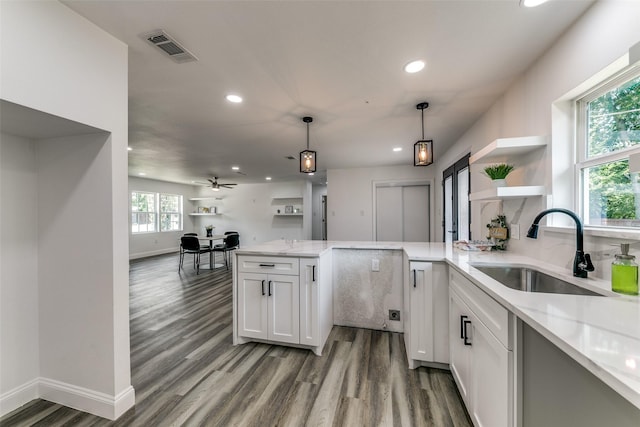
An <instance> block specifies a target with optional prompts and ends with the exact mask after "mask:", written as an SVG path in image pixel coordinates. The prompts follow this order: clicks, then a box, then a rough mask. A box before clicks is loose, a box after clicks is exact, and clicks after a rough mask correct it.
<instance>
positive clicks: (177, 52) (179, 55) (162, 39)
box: [140, 30, 198, 63]
mask: <svg viewBox="0 0 640 427" xmlns="http://www.w3.org/2000/svg"><path fill="white" fill-rule="evenodd" d="M140 37H142V38H143V39H145V40H146V41H147V42H148V43H150V44H152V45H153V46H155V47H157V48H158V49H160V50H162V51H163V52H164V53H166V54H167V55H169V57H170V58H171V59H173V60H174V61H175V62H177V63H183V62H191V61H197V60H198V58H196V57H195V56H194V55H193V54H192V53H191V52H189V51H188V50H187V49H185V48H184V47H182V46H180V43H178V42H177V41H176V40H175V39H174V38H172V37H171V36H170V35H169V34H167V33H166V32H165V31H164V30H155V31H151V32H149V33H145V34H141V35H140Z"/></svg>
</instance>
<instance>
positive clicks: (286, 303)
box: [267, 274, 300, 344]
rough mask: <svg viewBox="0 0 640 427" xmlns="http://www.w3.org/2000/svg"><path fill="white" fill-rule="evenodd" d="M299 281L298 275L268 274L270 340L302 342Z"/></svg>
mask: <svg viewBox="0 0 640 427" xmlns="http://www.w3.org/2000/svg"><path fill="white" fill-rule="evenodd" d="M299 282H300V280H299V278H298V276H283V275H277V274H274V275H269V276H268V283H267V287H268V294H269V295H268V302H269V321H268V324H269V334H268V335H269V336H268V339H269V340H270V341H279V342H286V343H295V344H298V343H299V342H300V286H299Z"/></svg>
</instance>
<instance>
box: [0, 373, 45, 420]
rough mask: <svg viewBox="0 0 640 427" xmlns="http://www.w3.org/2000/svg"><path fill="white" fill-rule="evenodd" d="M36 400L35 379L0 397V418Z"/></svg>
mask: <svg viewBox="0 0 640 427" xmlns="http://www.w3.org/2000/svg"><path fill="white" fill-rule="evenodd" d="M37 398H38V379H37V378H36V379H34V380H31V381H29V382H26V383H24V384H23V385H21V386H19V387H16V388H14V389H13V390H9V391H8V392H6V393H3V394H2V395H0V417H3V416H5V415H7V414H8V413H9V412H11V411H14V410H16V409H18V408H19V407H21V406H22V405H26V404H27V403H29V402H31V401H32V400H33V399H37Z"/></svg>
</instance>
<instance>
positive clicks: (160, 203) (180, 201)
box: [158, 193, 184, 233]
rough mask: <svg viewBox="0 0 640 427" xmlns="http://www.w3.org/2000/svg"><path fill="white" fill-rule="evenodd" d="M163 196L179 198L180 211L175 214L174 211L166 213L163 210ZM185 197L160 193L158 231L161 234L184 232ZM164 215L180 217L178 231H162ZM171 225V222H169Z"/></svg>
mask: <svg viewBox="0 0 640 427" xmlns="http://www.w3.org/2000/svg"><path fill="white" fill-rule="evenodd" d="M162 196H169V197H177V198H178V209H179V210H178V211H176V212H174V211H164V210H163V209H162ZM183 200H184V198H183V196H182V194H171V193H158V231H159V232H160V233H171V232H176V231H183V230H184V215H183V212H184V203H183ZM163 214H169V215H178V223H179V224H178V228H177V229H171V230H163V229H162V215H163ZM169 222H170V223H171V221H169Z"/></svg>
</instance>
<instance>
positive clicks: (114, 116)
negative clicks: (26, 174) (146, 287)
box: [0, 1, 134, 418]
mask: <svg viewBox="0 0 640 427" xmlns="http://www.w3.org/2000/svg"><path fill="white" fill-rule="evenodd" d="M0 23H1V25H0V32H1V33H0V43H1V45H0V55H1V57H0V64H1V66H2V70H1V71H2V72H1V73H0V99H3V100H7V101H11V102H13V103H15V104H18V105H21V106H25V107H29V108H31V109H33V110H38V111H42V112H45V113H48V114H51V115H54V116H57V117H60V118H64V119H67V120H72V121H75V122H79V123H83V124H87V125H90V126H92V127H95V128H98V129H103V130H105V132H104V133H102V134H94V135H86V136H75V137H70V138H56V139H55V140H46V141H39V142H38V143H37V144H36V153H37V154H36V157H37V159H38V161H37V162H36V169H37V172H36V176H37V192H36V193H34V192H32V191H29V192H28V193H27V197H29V196H30V197H34V198H36V199H37V202H36V203H37V204H38V209H37V210H38V217H37V221H34V222H33V227H37V235H36V236H35V237H34V236H28V237H30V238H31V239H32V240H30V243H29V245H35V246H37V248H38V250H37V254H38V255H37V261H38V264H37V269H35V270H37V275H38V299H39V310H38V314H39V317H40V320H39V336H40V341H39V345H40V349H39V351H40V352H39V358H40V361H39V364H40V370H41V372H40V377H34V378H33V380H36V379H37V381H38V387H37V390H38V391H39V395H40V396H42V397H44V398H46V399H48V400H53V401H56V402H59V403H62V404H66V405H68V406H75V407H77V408H79V409H82V410H85V411H87V412H93V413H95V414H98V415H101V416H104V417H107V418H115V417H117V416H119V415H120V414H121V413H123V412H124V411H126V410H127V409H128V408H129V407H131V406H132V405H133V399H134V393H133V388H132V387H131V385H130V384H131V376H130V358H129V290H128V261H127V253H128V238H127V237H128V236H127V216H128V215H127V200H128V198H127V143H128V136H127V125H128V124H127V47H126V46H125V45H123V44H122V43H121V42H119V41H118V40H116V39H115V38H113V37H112V36H110V35H109V34H107V33H105V32H104V31H102V30H101V29H99V28H98V27H96V26H95V25H94V24H92V23H90V22H89V21H87V20H86V19H84V18H82V17H80V16H79V15H77V14H76V13H75V12H72V11H71V10H70V9H68V8H67V7H66V6H64V5H62V4H60V3H58V2H55V1H34V2H0ZM7 162H12V159H11V158H9V159H8V160H7V161H5V160H3V165H7V164H8V163H7ZM3 173H4V167H3ZM3 187H4V184H3ZM28 188H29V189H30V190H31V189H32V188H31V187H28ZM2 196H3V199H4V196H5V194H4V192H3V194H2ZM36 224H37V225H36ZM21 225H22V223H21V222H19V221H18V223H17V224H11V223H7V224H6V226H8V227H13V226H21ZM3 227H5V221H4V217H3ZM4 239H5V236H4V234H3V235H2V240H3V246H4ZM61 248H62V249H61ZM3 252H4V250H3ZM20 267H21V266H20V265H19V264H18V265H10V266H7V265H6V264H4V263H3V266H2V277H3V278H8V281H7V282H5V281H4V280H3V282H2V283H1V284H0V289H2V292H3V294H4V292H5V290H9V289H12V288H13V287H14V286H15V283H14V284H12V283H11V282H10V281H11V280H14V279H15V278H16V277H21V275H22V274H23V271H22V269H21V268H20ZM32 268H34V267H33V266H32ZM65 297H66V298H65ZM67 298H68V299H67ZM23 308H24V309H26V310H28V308H27V307H23ZM3 315H4V314H3ZM4 320H5V319H4V318H3V323H4ZM7 320H8V321H9V323H10V324H12V325H13V327H14V328H16V329H17V333H31V332H32V331H31V330H30V329H29V327H27V326H25V328H26V329H25V330H23V329H22V328H23V324H22V323H21V322H20V321H19V320H20V319H19V318H18V319H7ZM14 320H15V321H14ZM1 342H2V343H3V344H4V337H3V338H2V341H1ZM7 347H10V346H5V345H3V346H2V349H1V350H0V352H1V356H2V359H3V360H4V358H5V354H7V355H11V357H13V358H15V355H12V354H11V351H12V350H10V349H8V348H7ZM5 352H6V353H5ZM23 356H24V359H23V360H21V361H20V362H19V365H18V366H11V367H8V369H10V370H14V369H17V370H19V371H23V370H24V369H23V368H22V367H21V366H22V365H21V364H22V363H23V361H24V363H31V362H30V358H31V356H29V355H26V354H25V355H23ZM9 360H11V358H10V359H9ZM2 367H3V368H4V365H2ZM5 377H6V378H9V377H10V376H9V374H8V373H7V372H6V371H5V370H4V369H3V371H2V372H0V400H2V408H1V410H2V412H3V413H4V412H5V411H7V410H11V409H13V408H11V407H10V406H8V405H7V404H15V403H16V402H17V400H15V399H14V400H11V401H10V400H6V398H8V397H10V396H13V397H15V396H17V395H19V396H21V398H25V397H27V396H28V394H20V392H21V390H22V389H24V388H25V387H27V388H28V387H30V385H29V383H25V384H23V385H21V386H18V388H13V389H9V388H8V387H10V386H12V385H14V384H13V382H14V381H15V379H14V380H13V381H12V383H9V382H6V381H5ZM21 387H22V389H21ZM16 393H18V394H16ZM22 403H25V402H22Z"/></svg>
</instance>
